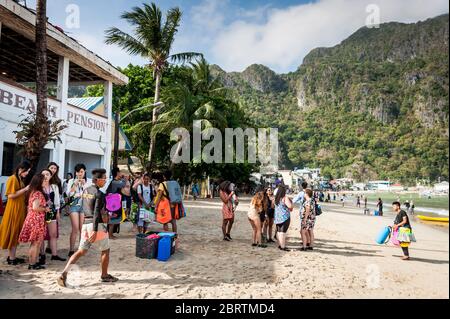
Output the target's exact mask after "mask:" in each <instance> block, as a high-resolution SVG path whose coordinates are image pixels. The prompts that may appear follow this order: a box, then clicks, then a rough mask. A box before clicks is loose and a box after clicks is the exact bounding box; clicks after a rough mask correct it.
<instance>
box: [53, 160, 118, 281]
mask: <svg viewBox="0 0 450 319" xmlns="http://www.w3.org/2000/svg"><path fill="white" fill-rule="evenodd" d="M92 182H93V184H94V185H95V188H96V191H95V189H94V191H93V192H90V193H92V195H93V196H91V197H90V199H89V204H87V203H84V204H85V205H84V206H85V207H86V206H89V211H86V218H85V220H84V224H83V228H82V230H81V240H80V246H79V248H78V251H77V252H76V253H75V254H73V255H72V256H71V257H70V259H69V261H68V262H67V265H66V267H65V268H64V271H63V272H62V274H61V276H59V277H58V279H57V282H58V284H59V285H60V286H62V287H66V281H67V274H68V273H69V270H70V268H71V267H72V265H73V264H76V263H77V261H78V259H80V258H81V257H82V256H84V255H86V253H87V252H88V250H89V249H90V248H91V247H92V245H95V246H96V248H98V249H99V250H101V252H102V257H101V269H102V275H101V281H102V282H116V281H117V280H118V279H117V278H115V277H113V276H111V275H110V274H108V265H109V232H108V221H109V217H108V213H107V212H106V209H105V205H106V201H105V194H103V193H102V191H100V188H102V187H104V186H105V184H106V170H104V169H95V170H93V171H92ZM90 190H92V187H90Z"/></svg>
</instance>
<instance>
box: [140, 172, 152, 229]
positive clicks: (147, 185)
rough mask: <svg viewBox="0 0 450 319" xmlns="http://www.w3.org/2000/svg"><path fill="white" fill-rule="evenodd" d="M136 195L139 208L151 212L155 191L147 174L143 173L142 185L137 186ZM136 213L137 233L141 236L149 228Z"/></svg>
mask: <svg viewBox="0 0 450 319" xmlns="http://www.w3.org/2000/svg"><path fill="white" fill-rule="evenodd" d="M137 193H138V196H139V208H144V209H146V210H151V209H152V208H153V207H154V205H153V199H154V198H155V189H154V187H153V185H152V183H151V176H150V174H149V173H145V174H144V176H143V178H142V183H141V184H139V185H138V186H137ZM139 215H140V214H139V213H138V222H137V225H138V231H139V233H140V234H143V233H145V232H146V231H147V228H148V226H149V223H148V222H145V221H144V220H143V219H142V218H141V217H140V216H139Z"/></svg>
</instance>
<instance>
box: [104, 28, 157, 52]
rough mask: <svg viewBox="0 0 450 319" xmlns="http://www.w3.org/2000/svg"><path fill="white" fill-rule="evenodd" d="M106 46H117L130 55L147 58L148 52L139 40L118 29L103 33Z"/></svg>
mask: <svg viewBox="0 0 450 319" xmlns="http://www.w3.org/2000/svg"><path fill="white" fill-rule="evenodd" d="M105 34H106V40H105V43H106V44H117V45H118V46H120V47H122V48H124V49H125V51H127V52H128V53H129V54H132V55H141V56H147V54H148V50H147V49H146V47H145V46H144V44H142V43H141V42H140V41H139V40H137V39H135V38H134V37H133V36H131V35H129V34H128V33H125V32H123V31H121V30H119V29H118V28H110V29H108V30H106V31H105Z"/></svg>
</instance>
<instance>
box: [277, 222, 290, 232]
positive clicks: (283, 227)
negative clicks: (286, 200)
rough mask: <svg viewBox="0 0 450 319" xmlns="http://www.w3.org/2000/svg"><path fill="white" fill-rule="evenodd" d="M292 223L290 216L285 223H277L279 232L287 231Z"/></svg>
mask: <svg viewBox="0 0 450 319" xmlns="http://www.w3.org/2000/svg"><path fill="white" fill-rule="evenodd" d="M290 225H291V219H290V218H289V219H288V220H287V221H285V222H284V223H283V224H277V232H279V233H287V231H288V229H289V226H290Z"/></svg>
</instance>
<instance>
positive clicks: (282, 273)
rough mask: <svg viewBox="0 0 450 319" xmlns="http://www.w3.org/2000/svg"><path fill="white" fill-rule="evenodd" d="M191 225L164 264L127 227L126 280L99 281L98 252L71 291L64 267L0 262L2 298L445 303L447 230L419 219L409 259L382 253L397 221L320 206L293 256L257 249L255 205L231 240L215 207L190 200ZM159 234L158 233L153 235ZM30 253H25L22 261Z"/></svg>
mask: <svg viewBox="0 0 450 319" xmlns="http://www.w3.org/2000/svg"><path fill="white" fill-rule="evenodd" d="M185 204H186V208H187V210H188V217H187V218H185V219H183V220H181V221H179V233H180V234H179V237H180V243H179V249H178V251H177V252H176V254H175V255H174V256H173V257H172V258H171V259H170V260H169V262H167V263H161V262H158V261H156V260H143V259H138V258H136V257H135V238H134V234H133V233H132V232H131V225H130V224H129V223H126V224H122V226H121V233H120V234H119V239H118V240H116V241H113V242H112V244H111V261H110V273H111V274H112V275H114V276H117V277H118V278H119V279H120V281H119V282H117V283H113V284H103V283H100V281H99V277H100V273H99V259H100V256H99V252H98V251H95V250H92V251H90V252H89V253H88V254H87V256H85V258H83V259H81V261H80V263H79V264H78V265H77V266H76V267H74V269H73V271H72V272H71V273H70V274H69V277H68V283H69V285H70V287H69V288H61V287H59V286H58V285H57V283H56V277H57V276H58V274H59V273H60V272H61V270H62V269H63V267H64V263H63V262H56V261H50V260H49V259H50V258H49V257H48V258H47V260H48V261H47V269H46V270H42V271H30V270H28V269H27V265H21V266H8V265H7V264H6V257H7V252H6V251H1V255H0V260H1V262H0V269H1V274H0V298H26V299H28V298H151V299H153V298H177V299H179V298H188V299H190V298H288V299H290V298H295V299H299V298H401V299H410V298H449V266H448V264H449V237H448V236H449V234H448V228H435V227H431V226H429V225H424V224H421V223H417V222H414V221H413V228H414V231H415V235H416V238H417V240H418V242H417V243H415V244H413V245H412V246H411V249H410V251H411V257H412V260H410V261H402V260H400V258H399V256H401V250H400V248H397V247H394V246H393V245H377V244H376V243H375V237H376V235H377V233H378V232H379V230H380V229H381V228H382V227H383V226H386V225H390V224H392V222H393V220H394V216H393V215H392V213H386V215H385V216H384V217H374V216H364V215H363V213H362V210H361V209H356V208H353V207H346V208H342V207H340V206H339V205H337V204H325V205H323V210H324V213H323V215H321V216H319V217H318V221H317V224H316V230H315V233H316V238H317V240H316V249H315V251H312V252H301V251H299V250H298V248H299V247H300V238H299V237H300V235H299V218H298V210H297V209H296V211H295V212H294V213H293V218H292V223H291V228H290V230H289V233H288V236H289V237H288V247H289V248H292V249H293V250H292V251H291V252H282V251H280V250H278V249H277V248H276V245H275V244H273V245H271V246H269V247H268V248H266V249H261V248H253V247H251V241H250V238H251V228H250V225H249V223H248V221H247V209H248V205H249V200H248V199H247V200H242V201H241V205H240V206H239V207H238V211H237V217H236V222H235V226H234V228H233V231H232V237H233V239H234V240H233V242H224V241H223V240H222V234H221V229H220V225H221V212H220V207H221V204H220V203H219V201H218V200H198V201H196V202H193V201H187V202H186V203H185ZM154 228H155V229H158V228H159V227H154ZM69 231H70V221H69V219H68V217H64V219H63V224H62V227H61V230H60V235H61V237H60V240H59V247H60V255H61V256H67V249H68V239H69V237H68V234H69ZM26 255H27V246H26V245H21V246H20V248H19V250H18V256H20V257H25V256H26Z"/></svg>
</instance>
